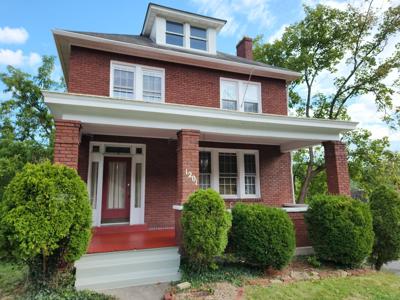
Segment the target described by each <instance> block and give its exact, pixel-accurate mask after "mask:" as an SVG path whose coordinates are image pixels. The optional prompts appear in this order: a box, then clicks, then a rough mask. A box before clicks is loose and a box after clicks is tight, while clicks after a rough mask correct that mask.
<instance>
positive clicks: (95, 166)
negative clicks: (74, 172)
mask: <svg viewBox="0 0 400 300" xmlns="http://www.w3.org/2000/svg"><path fill="white" fill-rule="evenodd" d="M98 180H99V163H98V162H96V161H94V162H92V168H91V173H90V202H91V204H92V207H93V208H94V209H95V208H96V206H97V182H98Z"/></svg>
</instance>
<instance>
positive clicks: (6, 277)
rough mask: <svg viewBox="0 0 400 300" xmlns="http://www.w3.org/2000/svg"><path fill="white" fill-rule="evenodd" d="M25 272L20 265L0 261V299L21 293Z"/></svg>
mask: <svg viewBox="0 0 400 300" xmlns="http://www.w3.org/2000/svg"><path fill="white" fill-rule="evenodd" d="M26 271H27V270H26V267H24V266H22V265H18V264H15V263H10V262H5V261H0V299H2V298H4V297H6V296H10V295H15V294H19V293H21V292H22V290H23V286H24V282H25V278H26Z"/></svg>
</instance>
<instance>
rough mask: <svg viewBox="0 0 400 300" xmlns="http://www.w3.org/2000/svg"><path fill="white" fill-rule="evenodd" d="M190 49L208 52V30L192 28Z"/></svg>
mask: <svg viewBox="0 0 400 300" xmlns="http://www.w3.org/2000/svg"><path fill="white" fill-rule="evenodd" d="M190 48H192V49H198V50H204V51H206V50H207V30H205V29H203V28H198V27H194V26H190Z"/></svg>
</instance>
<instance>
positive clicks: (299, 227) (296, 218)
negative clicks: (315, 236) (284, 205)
mask: <svg viewBox="0 0 400 300" xmlns="http://www.w3.org/2000/svg"><path fill="white" fill-rule="evenodd" d="M288 214H289V217H290V218H291V219H292V221H293V224H294V227H295V231H296V247H306V246H311V242H310V240H309V239H308V234H307V225H306V223H305V221H304V213H302V212H295V213H288Z"/></svg>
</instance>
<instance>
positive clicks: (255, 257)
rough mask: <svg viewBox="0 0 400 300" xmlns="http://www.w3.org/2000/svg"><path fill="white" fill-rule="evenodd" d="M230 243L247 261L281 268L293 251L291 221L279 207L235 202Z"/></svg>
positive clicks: (293, 236) (293, 234)
mask: <svg viewBox="0 0 400 300" xmlns="http://www.w3.org/2000/svg"><path fill="white" fill-rule="evenodd" d="M230 244H231V246H232V249H233V251H234V252H235V254H236V255H237V256H238V257H239V258H242V259H244V260H245V261H246V262H247V263H249V264H254V265H259V266H263V267H272V268H275V269H282V268H283V267H284V266H286V265H287V264H288V263H289V262H290V260H291V258H292V256H293V254H294V249H295V232H294V226H293V222H292V220H291V219H290V217H289V216H288V214H287V213H286V212H285V211H283V210H282V209H279V208H273V207H268V206H265V205H261V204H243V203H238V204H236V205H235V206H234V208H233V209H232V230H231V241H230Z"/></svg>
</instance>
